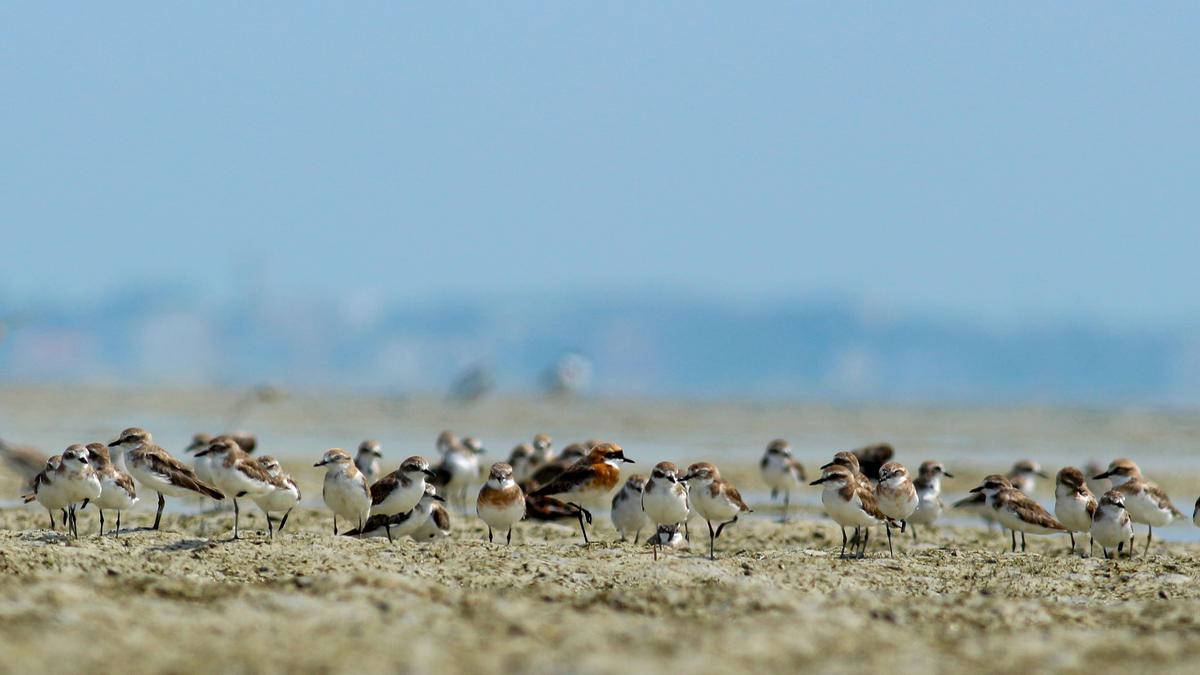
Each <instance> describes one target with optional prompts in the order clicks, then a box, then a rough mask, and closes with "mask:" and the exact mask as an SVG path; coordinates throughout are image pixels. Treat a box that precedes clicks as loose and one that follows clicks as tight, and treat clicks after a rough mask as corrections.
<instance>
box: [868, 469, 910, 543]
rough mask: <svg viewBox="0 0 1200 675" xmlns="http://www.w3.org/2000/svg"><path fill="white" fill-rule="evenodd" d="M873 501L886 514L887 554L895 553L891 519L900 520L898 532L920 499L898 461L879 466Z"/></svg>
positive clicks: (901, 529) (901, 530)
mask: <svg viewBox="0 0 1200 675" xmlns="http://www.w3.org/2000/svg"><path fill="white" fill-rule="evenodd" d="M875 501H876V502H878V504H879V511H880V512H881V513H883V515H885V516H887V517H888V519H889V520H885V521H884V523H883V525H884V528H885V529H887V536H888V555H893V556H894V555H895V552H894V551H893V550H892V524H891V521H892V520H898V521H900V532H901V533H903V532H904V528H905V527H908V518H909V516H911V515H912V514H913V512H915V511H916V510H917V504H918V503H919V502H920V499H919V498H918V497H917V489H916V487H914V486H913V484H912V481H911V480H909V478H908V469H906V468H904V465H902V464H901V463H900V462H887V463H885V464H884V465H883V466H881V467H879V483H878V484H877V485H876V486H875Z"/></svg>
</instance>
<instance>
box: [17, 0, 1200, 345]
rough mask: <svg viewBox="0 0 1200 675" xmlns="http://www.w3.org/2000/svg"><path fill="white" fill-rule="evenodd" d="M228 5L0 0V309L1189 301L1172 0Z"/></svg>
mask: <svg viewBox="0 0 1200 675" xmlns="http://www.w3.org/2000/svg"><path fill="white" fill-rule="evenodd" d="M242 4H244V3H239V4H238V5H237V6H235V5H234V4H233V3H195V4H194V5H193V6H192V7H191V8H190V9H186V8H185V9H181V7H180V5H179V3H120V4H119V5H112V4H108V3H103V4H101V3H86V4H85V3H62V4H58V3H33V2H29V3H6V4H5V5H3V6H2V7H0V36H2V39H0V90H2V91H3V100H4V103H3V105H0V128H2V129H3V132H2V136H0V138H2V139H3V140H2V146H0V153H2V159H0V227H2V228H3V231H4V247H3V251H4V259H5V266H4V268H3V269H2V270H0V300H7V301H10V302H12V301H18V302H19V301H22V300H26V299H28V298H32V297H40V296H43V295H52V296H53V295H58V296H67V297H71V298H87V297H91V296H93V295H95V294H98V293H102V292H106V291H108V290H111V289H114V288H121V287H123V286H126V285H128V284H131V283H139V284H140V283H144V282H151V283H161V282H163V281H170V282H172V283H180V284H184V285H199V286H202V287H204V288H209V289H212V290H214V291H221V292H228V291H229V290H230V289H232V288H237V287H238V286H239V285H240V284H242V283H244V281H245V279H244V277H242V276H241V275H244V274H246V269H247V267H253V268H256V269H257V271H255V272H252V274H254V275H255V276H256V279H257V280H258V281H259V282H261V283H265V284H266V285H267V286H268V287H269V288H271V289H272V290H273V291H277V292H279V293H281V294H288V293H302V292H309V291H315V292H320V293H324V294H342V293H347V292H355V293H361V292H364V291H367V292H375V293H381V294H397V295H403V296H405V297H416V298H429V297H438V296H439V295H441V294H445V293H456V294H472V293H485V292H486V293H501V294H520V293H525V292H529V291H540V290H546V289H550V290H554V291H557V292H561V291H566V292H571V291H575V290H596V289H599V290H606V289H609V290H610V289H621V290H641V289H645V288H655V289H657V288H664V287H668V288H674V289H677V290H681V291H685V292H689V293H693V294H696V295H704V296H707V295H714V294H715V295H721V296H727V297H730V298H733V299H738V300H740V299H744V298H749V297H770V298H773V297H787V296H791V295H806V294H810V293H813V292H828V291H836V292H840V293H846V294H850V295H852V296H856V297H862V298H865V299H866V300H867V301H869V302H871V303H872V304H875V305H878V306H881V307H895V308H897V309H918V310H932V311H938V310H943V309H952V310H955V311H957V312H964V313H973V314H977V315H980V316H985V317H1000V318H1006V317H1007V318H1012V317H1029V316H1049V315H1053V314H1054V313H1056V312H1061V311H1067V312H1070V313H1073V314H1090V315H1096V316H1100V317H1104V318H1106V319H1110V320H1117V321H1121V320H1142V319H1153V320H1166V321H1175V320H1181V319H1182V320H1194V319H1196V318H1197V317H1198V316H1200V299H1198V298H1200V294H1198V292H1197V290H1198V287H1200V272H1198V271H1197V269H1198V267H1200V266H1198V264H1197V260H1196V258H1197V253H1198V252H1200V226H1198V223H1197V216H1198V215H1200V208H1198V207H1200V203H1198V200H1200V198H1198V196H1197V188H1196V185H1197V177H1198V175H1200V172H1198V169H1200V135H1198V133H1197V130H1198V129H1200V124H1198V122H1200V119H1198V117H1200V115H1198V114H1197V113H1198V108H1197V106H1198V94H1197V91H1198V90H1197V79H1196V78H1197V73H1200V51H1198V50H1197V49H1196V36H1197V35H1200V21H1198V18H1200V6H1197V5H1196V4H1195V3H1155V4H1154V5H1153V6H1136V5H1121V6H1118V5H1117V4H1115V3H1091V2H1080V3H1053V4H1048V3H1025V4H1023V5H1022V6H1020V7H1016V8H1014V7H1012V6H1008V3H1005V4H1006V6H1005V7H982V6H981V5H980V4H979V3H961V2H952V3H933V4H926V3H874V4H867V3H861V4H859V3H855V4H853V5H852V6H843V3H833V4H831V3H821V4H819V5H809V4H788V5H784V4H772V3H753V4H752V5H748V4H746V3H725V4H722V5H720V6H714V5H706V4H697V3H653V4H651V3H640V2H639V3H628V4H617V3H551V2H544V3H479V4H474V3H472V4H466V3H457V4H455V5H454V10H456V11H451V9H449V8H448V6H447V5H446V4H444V3H429V4H426V5H422V6H415V5H406V4H402V3H379V4H367V3H354V5H353V7H349V6H347V5H344V4H340V3H320V4H317V3H313V4H301V3H287V4H286V5H285V4H283V3H280V4H275V5H273V6H272V5H268V4H258V3H255V4H254V6H251V7H246V6H240V5H242ZM648 5H649V6H648Z"/></svg>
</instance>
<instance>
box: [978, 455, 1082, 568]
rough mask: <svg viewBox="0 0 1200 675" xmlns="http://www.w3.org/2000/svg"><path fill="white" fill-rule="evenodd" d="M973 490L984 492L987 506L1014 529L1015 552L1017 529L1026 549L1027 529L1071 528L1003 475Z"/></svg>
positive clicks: (1054, 531) (1043, 531)
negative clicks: (1056, 518) (1065, 525)
mask: <svg viewBox="0 0 1200 675" xmlns="http://www.w3.org/2000/svg"><path fill="white" fill-rule="evenodd" d="M971 492H975V493H982V494H983V495H984V497H985V498H986V500H987V502H986V503H987V506H988V507H989V508H991V509H992V510H993V511H994V512H995V515H996V520H998V521H999V522H1000V524H1001V525H1002V526H1003V527H1006V528H1008V529H1009V531H1011V533H1012V552H1013V553H1016V552H1017V532H1020V533H1021V551H1022V552H1024V551H1025V533H1027V532H1028V533H1029V534H1058V533H1061V532H1066V531H1067V528H1066V527H1064V526H1063V524H1062V523H1060V522H1058V521H1057V520H1055V519H1054V516H1052V515H1050V512H1049V511H1047V510H1046V509H1044V508H1042V505H1041V504H1038V503H1037V502H1036V501H1034V500H1033V499H1032V498H1030V497H1029V496H1028V495H1026V494H1025V493H1024V492H1021V491H1020V490H1018V489H1016V488H1015V487H1013V486H1012V483H1010V482H1009V481H1008V479H1007V478H1005V477H1003V476H999V475H995V474H993V475H991V476H988V477H986V478H984V479H983V483H981V484H980V485H979V486H978V487H975V488H972V489H971Z"/></svg>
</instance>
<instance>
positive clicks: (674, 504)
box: [642, 462, 691, 560]
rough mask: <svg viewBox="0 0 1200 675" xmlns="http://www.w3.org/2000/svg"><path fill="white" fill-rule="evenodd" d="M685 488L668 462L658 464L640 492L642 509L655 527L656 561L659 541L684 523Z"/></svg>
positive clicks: (686, 491)
mask: <svg viewBox="0 0 1200 675" xmlns="http://www.w3.org/2000/svg"><path fill="white" fill-rule="evenodd" d="M690 508H691V507H690V506H689V504H688V489H687V486H686V485H684V484H683V483H681V482H680V481H679V472H678V469H676V468H675V465H674V464H673V463H671V462H659V463H658V464H655V465H654V470H653V471H651V472H650V480H649V481H647V482H646V487H645V488H643V489H642V510H643V511H645V512H646V517H647V518H649V519H650V522H651V523H652V524H654V526H655V527H656V532H657V533H658V536H656V537H655V538H654V544H655V545H654V559H655V560H658V549H659V541H660V540H661V538H662V534H663V533H664V532H672V533H673V532H675V531H676V530H678V529H679V523H682V522H683V521H685V520H687V517H688V511H689V510H690Z"/></svg>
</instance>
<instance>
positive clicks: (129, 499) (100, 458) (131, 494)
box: [87, 443, 138, 536]
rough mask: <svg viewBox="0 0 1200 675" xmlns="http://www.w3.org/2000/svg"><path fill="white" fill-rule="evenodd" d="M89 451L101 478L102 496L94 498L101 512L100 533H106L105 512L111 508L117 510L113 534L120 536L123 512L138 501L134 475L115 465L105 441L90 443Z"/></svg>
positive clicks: (91, 460)
mask: <svg viewBox="0 0 1200 675" xmlns="http://www.w3.org/2000/svg"><path fill="white" fill-rule="evenodd" d="M87 451H88V460H89V461H90V462H91V463H92V468H93V469H94V470H95V472H96V477H97V478H99V479H100V496H99V497H97V498H96V499H94V500H92V503H94V504H95V505H96V510H98V511H99V512H100V534H104V512H105V510H109V511H116V512H117V527H116V529H115V530H113V535H114V536H120V534H121V512H122V511H125V510H127V509H131V508H133V505H134V504H137V502H138V498H137V489H136V488H135V487H134V485H133V477H132V476H130V475H129V474H127V473H125V472H124V471H121V470H120V469H118V468H117V467H116V466H113V463H112V459H111V458H110V457H109V455H108V446H106V445H104V444H103V443H88V444H87Z"/></svg>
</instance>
